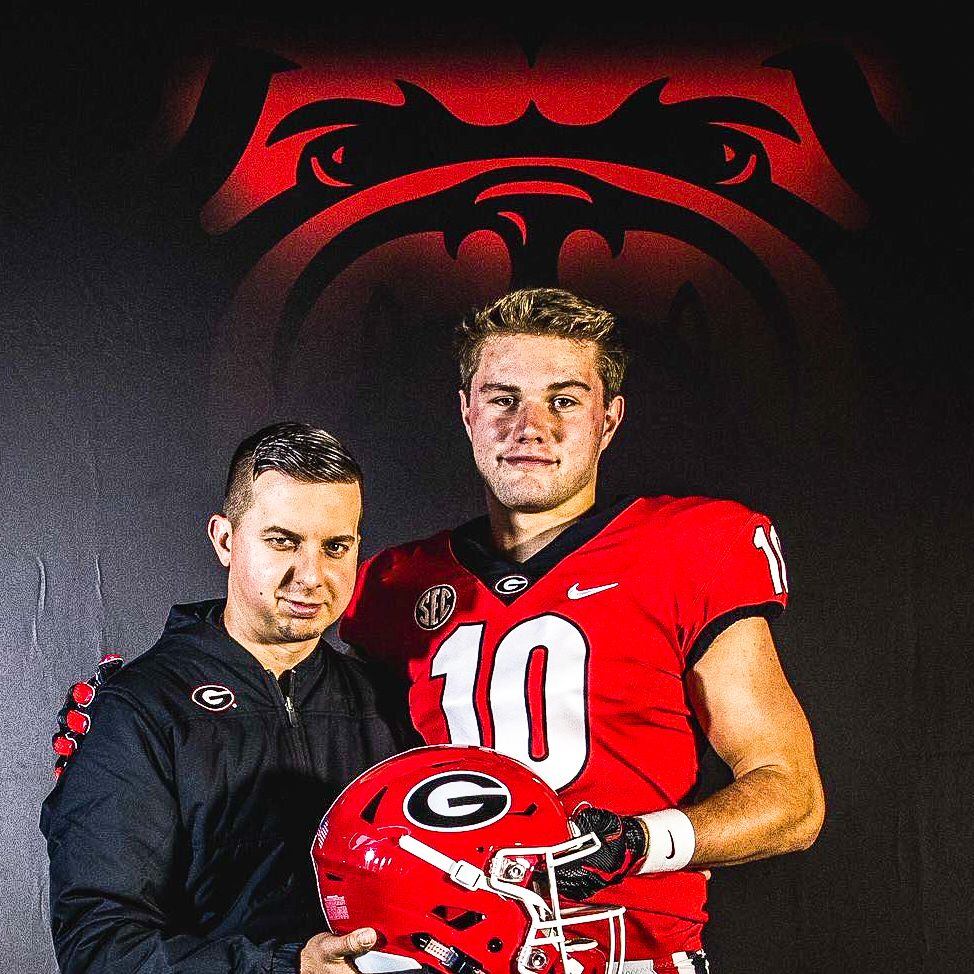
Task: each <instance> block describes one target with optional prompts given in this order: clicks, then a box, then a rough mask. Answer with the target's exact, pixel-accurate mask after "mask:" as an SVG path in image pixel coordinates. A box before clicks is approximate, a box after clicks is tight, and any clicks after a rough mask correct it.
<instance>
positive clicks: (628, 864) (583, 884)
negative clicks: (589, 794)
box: [555, 808, 649, 900]
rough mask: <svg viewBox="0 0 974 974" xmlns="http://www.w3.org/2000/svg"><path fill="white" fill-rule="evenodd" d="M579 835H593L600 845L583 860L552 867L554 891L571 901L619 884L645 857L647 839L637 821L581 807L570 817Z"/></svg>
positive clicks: (602, 810)
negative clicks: (556, 886)
mask: <svg viewBox="0 0 974 974" xmlns="http://www.w3.org/2000/svg"><path fill="white" fill-rule="evenodd" d="M571 821H572V824H573V825H574V826H575V827H576V828H577V829H578V830H579V833H580V834H581V835H585V834H586V833H588V832H594V833H595V835H596V836H597V837H598V838H599V841H600V842H601V843H602V845H601V847H600V848H599V849H597V850H596V851H595V852H593V853H591V854H590V855H588V856H586V857H585V858H584V859H576V860H575V862H568V863H565V864H564V865H561V866H556V867H555V875H556V876H557V878H558V890H559V892H561V893H564V894H565V896H567V897H569V898H570V899H573V900H585V899H588V898H589V897H590V896H592V895H593V894H594V893H597V892H598V891H599V890H600V889H605V887H606V886H611V885H613V884H614V883H619V882H621V881H622V880H623V879H624V878H625V877H626V876H628V875H629V873H631V872H633V870H635V869H636V868H637V867H638V866H639V864H640V863H641V862H642V861H643V859H644V858H645V857H646V852H647V851H648V845H649V840H648V838H647V833H646V827H645V826H644V825H643V823H642V822H640V821H639V819H637V818H634V817H628V816H626V817H623V816H619V815H616V813H615V812H609V811H606V810H605V809H604V808H583V809H580V810H579V811H577V812H575V814H574V815H573V816H572V819H571Z"/></svg>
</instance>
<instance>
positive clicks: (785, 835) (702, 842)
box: [683, 766, 825, 869]
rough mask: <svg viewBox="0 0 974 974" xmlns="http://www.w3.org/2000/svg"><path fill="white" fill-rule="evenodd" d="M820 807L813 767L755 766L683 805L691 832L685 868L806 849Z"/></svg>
mask: <svg viewBox="0 0 974 974" xmlns="http://www.w3.org/2000/svg"><path fill="white" fill-rule="evenodd" d="M824 811H825V802H824V798H823V796H822V786H821V781H820V779H819V776H818V772H817V770H815V769H814V768H810V769H803V770H801V771H796V770H788V769H783V768H780V767H776V766H768V767H759V768H755V769H753V770H751V771H748V772H747V773H746V774H742V775H740V776H739V777H738V778H737V779H736V780H735V781H733V782H732V783H731V784H729V785H727V787H725V788H722V789H720V790H719V791H717V792H715V793H714V794H713V795H711V796H709V797H708V798H705V799H704V800H703V801H702V802H699V803H698V804H696V805H691V806H689V807H687V808H684V809H683V812H684V813H685V814H686V815H687V817H688V818H689V819H690V822H691V823H692V825H693V830H694V833H695V836H696V841H695V848H694V853H693V858H692V859H691V860H690V864H689V868H697V869H706V868H708V867H710V866H732V865H736V864H738V863H742V862H751V861H753V860H755V859H766V858H768V857H769V856H777V855H782V854H783V853H786V852H797V851H799V850H801V849H807V848H808V847H809V846H810V845H811V844H812V843H813V842H814V841H815V838H816V836H817V835H818V833H819V830H820V829H821V827H822V821H823V818H824Z"/></svg>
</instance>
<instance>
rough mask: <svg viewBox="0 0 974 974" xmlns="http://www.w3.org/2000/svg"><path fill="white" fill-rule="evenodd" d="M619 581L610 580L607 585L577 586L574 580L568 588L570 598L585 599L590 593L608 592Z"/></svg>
mask: <svg viewBox="0 0 974 974" xmlns="http://www.w3.org/2000/svg"><path fill="white" fill-rule="evenodd" d="M618 584H619V583H618V582H610V583H609V584H608V585H596V586H595V588H579V587H578V582H576V583H575V584H574V585H573V586H572V587H571V588H570V589H569V590H568V597H569V598H570V599H587V598H588V597H589V596H590V595H597V594H598V593H599V592H608V591H609V589H610V588H615V587H616V586H617V585H618Z"/></svg>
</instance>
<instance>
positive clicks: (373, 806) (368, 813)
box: [362, 788, 389, 825]
mask: <svg viewBox="0 0 974 974" xmlns="http://www.w3.org/2000/svg"><path fill="white" fill-rule="evenodd" d="M388 790H389V789H388V788H380V789H379V790H378V791H377V792H376V793H375V795H373V797H372V799H371V801H370V802H369V803H368V805H366V806H365V808H363V809H362V818H363V819H364V820H365V821H366V822H368V823H369V825H371V824H372V823H373V822H374V821H375V815H376V812H378V810H379V803H380V802H381V801H382V799H383V797H384V796H385V793H386V792H387V791H388Z"/></svg>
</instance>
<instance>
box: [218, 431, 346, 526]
mask: <svg viewBox="0 0 974 974" xmlns="http://www.w3.org/2000/svg"><path fill="white" fill-rule="evenodd" d="M268 470H279V471H280V472H281V473H283V474H286V475H287V476H288V477H293V478H294V479H295V480H300V481H303V482H304V483H308V484H358V485H359V487H362V486H363V478H362V468H361V467H360V466H359V465H358V462H357V461H356V460H355V458H354V457H353V456H352V455H351V454H350V453H349V452H348V451H347V450H346V449H345V447H343V446H342V445H341V443H339V441H338V440H337V439H335V437H334V436H332V435H331V433H328V432H326V431H325V430H323V429H319V428H318V427H316V426H308V425H307V424H306V423H274V424H273V425H271V426H265V427H264V428H263V429H262V430H258V431H257V432H256V433H254V434H253V435H251V436H248V437H247V439H245V440H244V441H243V443H241V444H240V446H238V447H237V449H236V451H235V452H234V454H233V459H232V460H231V461H230V472H229V473H228V474H227V484H226V488H225V490H224V501H223V516H224V517H226V518H228V519H229V520H230V523H231V524H232V525H233V526H234V527H236V526H237V524H238V523H239V522H240V518H241V517H243V515H244V514H245V513H246V512H247V511H248V510H249V508H250V506H251V504H253V501H254V490H253V486H254V481H255V480H256V479H257V478H258V477H259V476H260V475H261V474H262V473H266V472H267V471H268Z"/></svg>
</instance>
